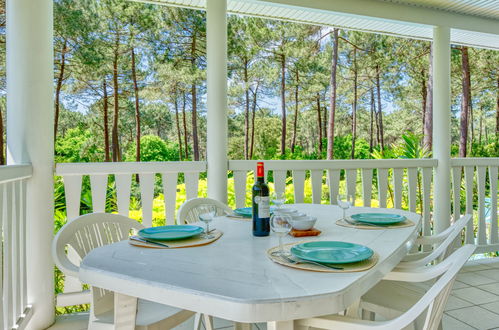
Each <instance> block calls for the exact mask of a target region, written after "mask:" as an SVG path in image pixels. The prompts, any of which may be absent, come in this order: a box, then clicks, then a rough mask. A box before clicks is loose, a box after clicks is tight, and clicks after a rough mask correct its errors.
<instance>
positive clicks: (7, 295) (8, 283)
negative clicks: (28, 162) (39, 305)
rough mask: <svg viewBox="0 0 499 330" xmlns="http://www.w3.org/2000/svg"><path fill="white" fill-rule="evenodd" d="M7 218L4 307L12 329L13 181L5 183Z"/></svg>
mask: <svg viewBox="0 0 499 330" xmlns="http://www.w3.org/2000/svg"><path fill="white" fill-rule="evenodd" d="M4 194H5V203H4V209H5V214H4V215H5V218H4V222H3V248H4V250H3V252H4V255H3V267H4V268H3V276H4V277H3V307H4V311H5V316H4V317H5V322H6V323H4V324H5V327H4V329H10V328H12V327H13V326H14V321H15V316H14V314H13V313H14V309H13V306H12V301H13V292H12V291H13V290H12V282H13V279H12V266H13V265H12V263H13V261H12V243H13V242H12V222H13V221H12V216H13V210H12V209H13V207H12V206H13V205H12V203H13V200H12V195H13V194H12V183H11V182H9V183H6V184H5V191H4Z"/></svg>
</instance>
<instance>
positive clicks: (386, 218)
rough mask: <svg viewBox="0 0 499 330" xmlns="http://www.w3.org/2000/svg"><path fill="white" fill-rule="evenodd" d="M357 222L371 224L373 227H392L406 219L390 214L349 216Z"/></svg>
mask: <svg viewBox="0 0 499 330" xmlns="http://www.w3.org/2000/svg"><path fill="white" fill-rule="evenodd" d="M351 218H352V219H353V220H355V221H358V222H365V223H372V224H375V225H392V224H394V223H399V222H402V221H405V220H406V217H404V216H403V215H399V214H392V213H358V214H353V215H351Z"/></svg>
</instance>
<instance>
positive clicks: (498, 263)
mask: <svg viewBox="0 0 499 330" xmlns="http://www.w3.org/2000/svg"><path fill="white" fill-rule="evenodd" d="M477 261H478V262H479V263H481V264H483V265H487V266H489V267H493V268H499V257H496V258H483V259H478V260H477Z"/></svg>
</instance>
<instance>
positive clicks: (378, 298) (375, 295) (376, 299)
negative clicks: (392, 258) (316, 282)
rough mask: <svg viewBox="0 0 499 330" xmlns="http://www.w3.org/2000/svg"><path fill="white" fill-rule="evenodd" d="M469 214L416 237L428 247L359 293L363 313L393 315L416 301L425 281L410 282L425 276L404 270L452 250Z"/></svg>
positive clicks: (434, 260) (422, 266) (422, 265)
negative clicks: (433, 231) (438, 231)
mask: <svg viewBox="0 0 499 330" xmlns="http://www.w3.org/2000/svg"><path fill="white" fill-rule="evenodd" d="M471 218H472V216H471V215H470V214H467V215H464V216H462V217H461V218H459V220H458V221H456V222H455V223H454V224H453V225H452V226H450V227H449V228H447V229H446V230H445V231H443V232H442V233H440V234H438V235H434V236H423V237H419V238H418V239H417V240H416V244H418V245H420V246H426V245H431V247H432V250H430V251H428V252H420V253H414V254H411V255H409V256H410V258H407V259H409V260H410V261H403V262H401V263H399V264H398V265H397V267H395V268H394V269H393V271H392V272H390V273H388V274H386V275H385V277H384V278H383V280H382V281H380V282H379V283H378V284H376V286H374V287H373V288H372V289H371V290H369V291H368V292H367V293H366V294H365V295H364V296H362V298H361V300H360V304H359V306H358V307H359V308H360V309H361V311H362V315H363V317H365V318H369V319H374V315H375V314H376V315H381V316H383V317H385V318H393V317H396V316H398V315H400V314H402V313H403V312H404V311H406V310H407V309H408V308H409V307H410V306H412V305H413V304H414V303H415V302H416V301H418V300H419V299H420V298H421V297H422V296H423V294H424V293H425V292H426V287H427V286H428V285H429V284H428V283H426V284H423V285H421V284H418V283H414V282H422V281H426V280H425V279H424V277H423V278H421V279H420V280H419V281H418V280H417V279H418V278H417V277H414V275H411V276H409V277H407V274H418V273H419V272H421V271H424V270H425V269H427V268H428V267H426V266H427V265H429V264H432V263H433V264H435V263H438V262H441V261H442V260H444V258H445V257H447V256H448V255H449V254H450V253H451V252H452V250H453V242H454V241H455V239H456V238H457V237H458V235H459V234H460V233H461V231H462V230H463V228H465V227H466V225H467V224H468V222H469V221H470V220H471ZM430 267H431V266H430ZM408 282H412V283H408ZM352 313H355V308H354V309H353V312H352V311H350V313H349V314H352Z"/></svg>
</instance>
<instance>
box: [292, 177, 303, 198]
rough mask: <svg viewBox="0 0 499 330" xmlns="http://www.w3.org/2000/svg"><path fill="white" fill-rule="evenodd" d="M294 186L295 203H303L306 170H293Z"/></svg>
mask: <svg viewBox="0 0 499 330" xmlns="http://www.w3.org/2000/svg"><path fill="white" fill-rule="evenodd" d="M293 186H294V191H295V203H303V200H304V193H305V171H304V170H293Z"/></svg>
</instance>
